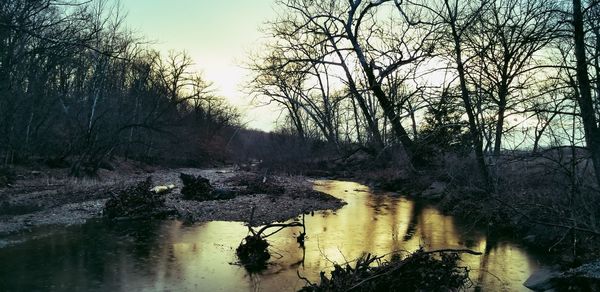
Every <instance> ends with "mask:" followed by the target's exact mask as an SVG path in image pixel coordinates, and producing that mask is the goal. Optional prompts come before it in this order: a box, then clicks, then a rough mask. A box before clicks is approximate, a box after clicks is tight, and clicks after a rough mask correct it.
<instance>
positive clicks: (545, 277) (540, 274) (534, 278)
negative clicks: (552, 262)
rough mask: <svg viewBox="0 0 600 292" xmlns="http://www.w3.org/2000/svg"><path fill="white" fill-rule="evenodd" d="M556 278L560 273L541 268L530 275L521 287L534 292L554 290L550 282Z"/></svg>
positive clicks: (551, 269)
mask: <svg viewBox="0 0 600 292" xmlns="http://www.w3.org/2000/svg"><path fill="white" fill-rule="evenodd" d="M558 276H560V273H559V272H558V271H557V270H555V269H553V268H549V267H546V268H541V269H539V270H537V271H535V272H534V273H533V274H531V276H529V278H527V280H526V281H525V283H523V286H525V287H527V288H529V289H531V290H534V291H548V290H552V289H553V288H554V285H553V283H552V281H553V280H554V278H556V277H558Z"/></svg>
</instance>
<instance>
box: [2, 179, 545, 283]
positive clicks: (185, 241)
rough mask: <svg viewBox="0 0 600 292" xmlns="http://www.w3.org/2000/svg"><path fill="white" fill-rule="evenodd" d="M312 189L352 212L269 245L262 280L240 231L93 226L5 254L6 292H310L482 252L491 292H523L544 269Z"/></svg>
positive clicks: (445, 219) (416, 216) (430, 221)
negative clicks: (367, 271)
mask: <svg viewBox="0 0 600 292" xmlns="http://www.w3.org/2000/svg"><path fill="white" fill-rule="evenodd" d="M315 188H316V189H317V190H319V191H323V192H326V193H329V194H332V195H334V196H337V197H339V198H341V199H343V200H345V201H346V202H348V205H347V206H345V207H343V208H342V209H340V210H338V211H337V212H331V211H326V212H317V213H315V215H314V216H306V228H307V230H306V231H307V234H308V236H307V239H306V242H305V248H304V249H302V248H299V245H298V243H297V241H296V238H295V237H296V236H297V235H298V233H299V232H301V229H299V228H298V229H286V230H284V231H282V232H280V233H278V234H276V235H274V236H272V237H270V238H269V241H270V243H271V248H270V251H271V252H272V253H273V257H272V259H271V262H272V265H270V266H269V269H268V270H267V271H265V272H263V273H261V274H259V275H248V274H247V273H246V271H245V270H244V269H243V268H241V267H239V266H237V265H232V264H231V263H232V262H235V260H236V259H235V248H236V247H237V245H238V244H239V243H240V241H241V239H242V238H243V237H244V236H245V235H246V233H247V228H246V227H245V226H243V225H242V224H240V223H235V222H209V223H205V224H198V225H194V226H185V225H182V224H181V223H180V222H177V221H169V222H157V223H147V222H137V223H133V224H132V223H119V224H112V225H105V224H103V223H90V224H86V225H84V226H80V227H74V228H69V229H68V230H67V231H66V232H61V233H59V234H56V235H53V236H50V237H46V238H44V239H40V240H30V241H27V242H25V243H22V244H20V245H16V246H12V247H8V248H4V249H0V262H1V263H2V265H0V291H23V290H44V291H48V290H49V291H61V290H62V291H66V290H69V291H74V290H92V291H106V290H113V291H130V290H136V291H164V290H177V291H239V290H242V291H252V290H254V291H295V290H297V289H299V288H300V287H302V286H303V285H304V282H303V281H302V280H300V279H299V278H298V276H297V274H296V273H297V271H299V272H300V274H302V275H303V276H305V277H307V278H309V279H311V280H312V281H317V280H318V278H319V272H320V271H321V270H329V269H332V268H333V263H344V262H346V261H348V260H352V259H354V258H356V257H359V256H360V255H362V254H363V253H368V252H370V253H373V254H377V255H384V254H389V253H391V252H393V251H403V250H404V251H413V250H415V249H417V248H419V246H423V247H425V248H426V249H439V248H464V247H465V246H467V247H469V248H471V249H474V250H478V251H482V252H484V254H483V255H482V256H470V255H465V256H464V257H463V259H464V262H465V264H467V265H468V266H470V267H471V269H472V272H471V278H472V279H473V281H475V282H477V283H479V284H480V285H481V286H483V287H484V288H485V290H503V289H504V290H510V291H515V290H524V287H523V286H521V283H522V282H523V281H524V280H525V279H526V278H527V277H528V275H529V274H530V272H531V271H532V269H535V268H537V264H536V263H535V261H534V260H533V259H532V258H531V257H530V256H529V255H528V254H527V253H526V252H525V251H524V250H522V249H520V248H519V247H518V246H515V245H513V244H510V243H507V242H487V240H486V238H485V236H484V234H483V233H481V232H479V231H477V230H474V228H473V227H472V226H469V225H464V224H460V223H458V222H455V221H454V220H453V218H452V217H449V216H444V215H442V214H441V213H440V212H438V211H437V210H435V209H433V208H431V207H429V206H425V205H422V204H418V203H414V202H413V201H411V200H408V199H405V198H401V197H397V196H391V195H373V194H371V193H370V191H369V189H368V188H367V187H366V186H363V185H360V184H357V183H352V182H340V181H317V182H315Z"/></svg>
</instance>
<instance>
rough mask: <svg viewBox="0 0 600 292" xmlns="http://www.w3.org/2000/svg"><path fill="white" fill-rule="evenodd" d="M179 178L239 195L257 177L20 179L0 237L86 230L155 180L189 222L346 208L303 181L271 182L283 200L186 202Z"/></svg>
mask: <svg viewBox="0 0 600 292" xmlns="http://www.w3.org/2000/svg"><path fill="white" fill-rule="evenodd" d="M180 173H187V174H192V175H201V176H203V177H205V178H208V179H209V180H210V183H211V184H212V185H213V186H215V187H216V188H220V189H232V190H238V189H240V188H243V187H240V186H239V184H240V183H239V180H236V178H238V177H246V176H257V175H255V174H252V173H249V172H243V171H235V170H233V169H207V170H201V169H192V168H186V169H168V170H167V169H162V170H156V171H153V172H151V173H146V172H137V173H129V174H123V173H120V174H118V173H113V172H110V173H106V174H103V175H101V176H100V177H98V178H96V179H84V180H76V179H72V178H66V177H65V178H57V177H49V176H48V175H46V174H40V173H35V174H32V175H29V176H26V177H23V176H21V179H19V180H17V181H16V182H15V183H14V184H13V186H12V187H9V188H1V189H0V236H2V235H9V234H14V233H18V232H22V231H26V230H29V229H31V228H35V227H37V226H41V225H72V224H82V223H85V222H86V220H89V219H92V218H100V217H102V211H103V208H104V204H105V203H106V201H107V200H108V198H110V196H111V195H113V194H114V193H116V192H118V191H119V190H122V189H124V188H126V187H128V186H131V185H134V184H136V183H138V182H139V181H142V180H144V179H145V178H147V177H148V176H151V177H152V180H153V182H154V184H155V185H168V184H174V185H175V188H174V189H173V190H172V191H171V192H169V193H168V194H167V197H166V201H165V203H166V206H167V207H168V208H171V209H173V210H175V211H176V213H177V214H179V216H176V217H183V218H184V219H185V220H186V221H188V222H190V221H192V222H202V221H212V220H225V221H246V220H248V219H249V215H250V210H251V208H252V207H254V209H255V211H254V218H253V223H254V224H255V225H260V224H265V223H269V222H273V221H283V220H287V219H290V218H293V217H295V216H297V215H299V214H301V213H303V212H311V211H315V210H324V209H337V208H339V207H341V206H342V205H343V202H342V201H340V200H338V199H335V198H333V197H332V196H329V195H326V194H323V193H319V192H315V191H313V190H312V183H311V182H309V181H308V180H307V179H306V178H305V177H302V176H269V180H270V181H274V182H276V183H277V184H279V185H282V186H284V187H285V192H284V193H282V194H264V193H258V192H257V193H252V192H249V191H245V192H243V194H240V195H238V196H236V197H235V198H233V199H230V200H217V201H193V200H185V199H183V196H182V194H181V188H182V187H183V185H182V182H181V180H180V179H179V175H180Z"/></svg>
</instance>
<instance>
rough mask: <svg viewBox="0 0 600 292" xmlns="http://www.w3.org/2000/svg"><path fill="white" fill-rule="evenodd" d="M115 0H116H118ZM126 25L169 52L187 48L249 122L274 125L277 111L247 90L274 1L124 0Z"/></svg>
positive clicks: (197, 67)
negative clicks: (255, 101) (256, 102)
mask: <svg viewBox="0 0 600 292" xmlns="http://www.w3.org/2000/svg"><path fill="white" fill-rule="evenodd" d="M114 1H115V2H116V1H118V0H114ZM120 4H121V6H122V7H123V8H124V10H125V12H126V13H127V17H126V24H127V26H128V28H130V29H131V30H133V31H135V32H137V35H139V36H142V37H144V38H145V40H147V41H152V42H153V44H152V47H154V48H156V49H158V50H159V51H161V52H163V54H164V55H166V54H167V53H168V52H169V50H175V51H186V52H187V53H188V54H189V55H190V56H191V57H192V59H193V60H194V63H195V65H194V66H195V68H194V69H195V70H197V71H201V72H202V73H203V76H204V77H205V79H206V80H208V81H212V82H213V83H214V85H215V89H216V92H217V94H219V95H221V96H224V97H226V98H227V99H228V100H229V101H230V102H231V103H232V104H233V105H235V106H237V107H238V108H240V110H241V111H242V113H243V114H244V117H243V121H242V122H244V123H247V124H246V126H247V127H250V128H255V129H261V130H265V131H269V130H272V129H273V127H274V122H275V120H276V119H277V117H278V115H279V111H276V110H275V109H271V108H265V107H261V108H255V107H254V106H252V105H251V102H250V98H249V97H248V94H247V93H244V88H243V85H244V82H245V81H247V80H248V73H249V72H248V70H246V69H244V68H243V64H244V63H245V62H246V60H247V58H248V56H249V53H250V52H252V51H256V50H259V49H260V44H261V43H262V42H264V41H265V38H264V35H263V34H262V33H261V32H260V30H259V28H260V27H261V26H263V24H264V23H265V22H266V21H269V20H273V19H274V18H275V16H276V14H275V12H274V10H273V5H274V0H120Z"/></svg>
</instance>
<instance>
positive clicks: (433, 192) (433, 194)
mask: <svg viewBox="0 0 600 292" xmlns="http://www.w3.org/2000/svg"><path fill="white" fill-rule="evenodd" d="M447 187H448V184H447V183H445V182H439V181H436V182H433V183H432V184H431V185H430V186H429V187H428V188H427V189H426V190H424V191H423V192H422V193H421V197H423V198H425V199H430V200H437V199H441V198H442V196H443V195H444V193H445V192H446V188H447Z"/></svg>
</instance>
